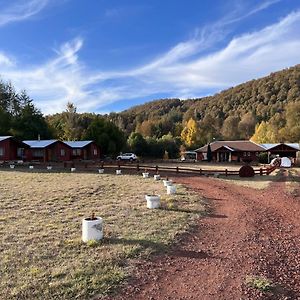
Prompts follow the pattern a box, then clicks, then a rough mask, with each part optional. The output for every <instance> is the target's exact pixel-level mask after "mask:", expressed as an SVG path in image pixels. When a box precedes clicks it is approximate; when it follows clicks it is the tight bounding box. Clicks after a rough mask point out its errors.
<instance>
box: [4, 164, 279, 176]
mask: <svg viewBox="0 0 300 300" xmlns="http://www.w3.org/2000/svg"><path fill="white" fill-rule="evenodd" d="M30 164H33V165H34V166H35V168H36V169H37V170H40V169H46V166H48V165H52V166H53V169H54V170H55V169H56V170H65V169H68V168H77V169H78V170H81V171H92V170H93V171H96V170H97V169H99V168H102V169H112V170H114V169H115V170H117V169H121V170H122V169H123V170H129V171H134V172H140V171H144V170H146V171H147V172H149V171H150V172H155V173H159V172H162V173H170V174H171V173H172V174H186V175H198V176H199V175H200V176H201V175H225V176H233V175H235V176H238V175H239V170H228V169H205V168H189V167H182V166H163V165H160V166H159V165H147V164H139V163H121V162H117V163H111V162H106V163H105V162H103V161H101V162H98V163H97V162H76V161H70V162H63V163H52V164H51V163H38V162H36V163H30ZM28 165H29V163H24V164H20V165H18V164H16V167H17V168H21V167H22V168H23V169H24V168H25V167H28ZM2 166H5V165H3V164H2ZM6 166H8V167H9V164H6ZM275 169H276V167H263V168H254V174H255V175H260V176H263V175H269V174H270V173H272V172H273V171H274V170H275Z"/></svg>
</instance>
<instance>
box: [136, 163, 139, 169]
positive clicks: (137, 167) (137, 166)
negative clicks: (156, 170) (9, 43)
mask: <svg viewBox="0 0 300 300" xmlns="http://www.w3.org/2000/svg"><path fill="white" fill-rule="evenodd" d="M136 170H137V171H139V170H140V164H139V163H137V164H136Z"/></svg>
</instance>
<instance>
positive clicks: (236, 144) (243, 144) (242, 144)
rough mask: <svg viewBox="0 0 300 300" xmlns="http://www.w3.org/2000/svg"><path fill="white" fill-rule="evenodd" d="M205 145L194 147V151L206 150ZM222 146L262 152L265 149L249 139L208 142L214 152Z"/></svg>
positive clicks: (229, 148)
mask: <svg viewBox="0 0 300 300" xmlns="http://www.w3.org/2000/svg"><path fill="white" fill-rule="evenodd" d="M207 146H208V145H205V146H203V147H201V148H199V149H196V150H195V151H196V152H207ZM222 147H225V148H226V149H228V150H229V151H232V152H233V151H249V152H262V151H266V150H265V149H264V148H263V147H261V146H260V145H258V144H255V143H254V142H251V141H216V142H212V143H210V148H211V151H212V152H214V151H216V150H218V149H220V148H222Z"/></svg>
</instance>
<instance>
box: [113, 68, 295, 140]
mask: <svg viewBox="0 0 300 300" xmlns="http://www.w3.org/2000/svg"><path fill="white" fill-rule="evenodd" d="M298 101H300V65H299V64H298V65H296V66H294V67H291V68H287V69H284V70H281V71H278V72H273V73H271V74H270V75H268V76H266V77H263V78H260V79H255V80H250V81H248V82H245V83H242V84H239V85H237V86H235V87H232V88H229V89H226V90H224V91H222V92H220V93H217V94H215V95H213V96H209V97H204V98H198V99H187V100H180V99H161V100H155V101H151V102H148V103H145V104H142V105H138V106H134V107H132V108H130V109H127V110H124V111H122V112H120V113H112V114H110V115H109V118H110V119H111V120H112V121H113V122H114V123H115V124H116V125H117V126H119V127H120V128H121V129H123V130H124V131H125V132H126V133H127V134H130V133H131V132H133V131H137V132H140V133H142V134H143V135H144V136H154V137H161V136H163V135H166V134H168V133H170V134H171V135H172V136H180V132H181V130H182V129H183V127H184V126H185V123H186V121H187V120H189V119H190V118H193V119H194V120H195V121H196V122H197V123H198V125H199V128H200V131H201V132H202V134H203V135H204V137H203V140H202V141H201V142H200V144H201V143H205V141H207V140H209V139H211V138H212V137H215V138H219V139H224V138H227V137H229V136H228V132H227V133H226V130H227V131H228V129H230V127H232V128H234V127H239V132H234V133H233V134H232V135H231V138H249V137H251V136H252V135H253V134H254V131H255V125H258V124H260V123H261V122H262V121H265V122H268V121H271V122H272V120H273V119H276V120H277V121H276V122H281V124H280V126H284V123H285V120H284V119H283V120H279V119H280V117H279V115H281V116H283V115H284V113H285V110H286V106H287V104H288V103H290V102H298ZM241 121H243V122H242V123H241ZM246 123H248V124H246ZM250 123H251V124H250ZM248 125H249V126H248ZM224 126H225V127H224ZM228 126H229V127H228ZM226 127H228V128H227V129H226ZM229 133H230V130H229Z"/></svg>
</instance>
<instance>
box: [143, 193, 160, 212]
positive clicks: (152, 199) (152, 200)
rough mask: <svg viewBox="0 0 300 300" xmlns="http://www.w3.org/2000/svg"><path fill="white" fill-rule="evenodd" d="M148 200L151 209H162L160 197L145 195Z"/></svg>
mask: <svg viewBox="0 0 300 300" xmlns="http://www.w3.org/2000/svg"><path fill="white" fill-rule="evenodd" d="M145 198H146V200H147V207H148V208H150V209H153V208H159V207H160V196H159V195H145Z"/></svg>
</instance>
